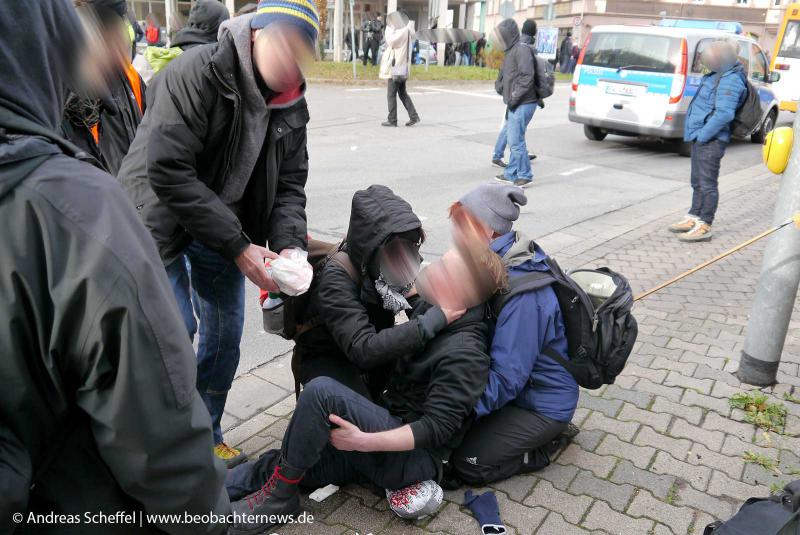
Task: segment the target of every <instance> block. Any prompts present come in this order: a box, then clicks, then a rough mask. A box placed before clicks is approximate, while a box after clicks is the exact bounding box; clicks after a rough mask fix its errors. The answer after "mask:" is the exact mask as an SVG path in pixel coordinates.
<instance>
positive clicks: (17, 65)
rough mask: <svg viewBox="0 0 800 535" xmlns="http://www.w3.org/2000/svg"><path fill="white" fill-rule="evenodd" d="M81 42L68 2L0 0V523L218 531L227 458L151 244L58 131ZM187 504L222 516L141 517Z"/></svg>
mask: <svg viewBox="0 0 800 535" xmlns="http://www.w3.org/2000/svg"><path fill="white" fill-rule="evenodd" d="M81 50H82V32H81V23H80V22H79V20H78V17H77V15H76V13H75V11H74V8H73V7H72V5H71V2H70V1H69V0H48V1H46V2H45V1H36V2H2V3H0V72H2V73H3V76H2V77H0V228H2V229H3V239H2V240H0V384H2V385H3V387H2V388H1V389H0V533H15V534H17V535H19V534H28V533H30V534H36V535H42V534H50V533H59V534H61V533H80V534H92V533H102V534H113V535H119V534H129V533H130V534H133V533H136V534H139V535H140V534H143V533H148V534H156V533H164V532H166V533H181V534H187V535H188V534H196V533H224V532H225V530H226V526H225V524H224V522H225V520H226V519H225V518H224V515H227V514H229V513H230V504H229V500H228V496H227V494H226V492H225V490H224V488H223V479H224V476H225V467H224V464H223V463H222V462H221V461H218V460H216V459H215V457H214V455H213V453H212V447H213V438H212V437H213V435H212V431H211V420H210V418H209V416H208V411H207V410H206V408H205V406H204V405H203V401H202V400H201V399H200V396H199V394H198V393H197V391H196V389H195V360H194V351H193V349H192V345H191V343H190V342H189V340H188V338H187V337H186V336H177V335H176V333H178V332H180V331H181V330H182V329H183V324H182V321H181V317H180V313H179V312H178V307H177V305H176V303H175V299H174V297H173V296H172V292H171V291H170V285H169V281H168V280H167V276H166V273H165V272H164V267H163V265H162V264H161V261H160V259H159V257H158V251H157V250H156V246H155V244H154V243H153V240H152V238H151V237H150V235H149V233H148V232H147V230H146V229H145V228H144V226H143V225H142V223H141V222H140V221H139V218H138V216H137V214H136V209H135V208H134V207H133V206H132V205H131V202H130V200H129V199H128V197H127V196H126V195H125V192H123V190H122V188H120V186H119V184H118V183H117V182H116V180H115V179H114V178H113V177H112V176H111V175H109V174H107V173H105V172H103V171H101V170H99V169H97V168H96V167H94V166H93V165H91V164H90V163H87V162H84V161H80V160H78V159H77V158H78V157H81V158H87V155H86V153H83V152H81V151H80V150H79V149H78V148H77V147H75V146H74V145H72V144H71V143H69V142H68V141H66V140H65V139H63V138H62V137H60V134H59V124H60V122H61V117H62V113H63V103H64V98H65V96H66V89H67V86H68V85H70V86H72V87H74V86H75V81H76V76H75V74H76V71H77V68H78V65H79V62H78V58H79V57H80V55H79V52H80V51H81ZM76 52H78V53H76ZM85 65H86V62H82V63H81V66H82V67H85ZM12 229H13V230H12ZM101 511H102V512H103V513H104V514H105V515H110V516H112V517H113V515H115V513H120V514H121V513H127V514H129V515H130V514H135V515H136V522H135V523H131V520H130V517H128V522H126V523H120V524H111V523H105V522H102V517H100V516H98V515H99V513H100V512H101ZM140 512H141V513H144V515H143V516H142V517H140V516H139V513H140ZM14 513H16V514H18V515H22V516H21V517H15V516H12V515H13V514H14ZM87 513H89V515H90V516H89V517H88V518H87V517H86V514H87ZM184 513H188V514H191V515H201V514H205V515H208V514H209V513H214V514H215V515H217V516H218V520H219V521H220V522H212V523H202V524H198V523H180V524H178V523H170V522H168V521H164V519H161V521H158V520H155V519H154V520H153V522H152V523H151V522H150V519H149V518H148V516H147V515H151V514H164V515H167V514H170V515H179V516H181V518H184V517H183V515H184ZM48 515H50V516H49V517H48ZM52 515H62V516H60V517H53V516H52ZM92 515H94V516H92ZM54 518H55V520H54ZM114 518H117V517H114ZM48 519H49V520H48ZM140 519H141V522H142V526H141V527H140V524H139V521H140ZM90 520H91V521H94V520H98V521H101V523H98V524H88V523H87V522H88V521H90Z"/></svg>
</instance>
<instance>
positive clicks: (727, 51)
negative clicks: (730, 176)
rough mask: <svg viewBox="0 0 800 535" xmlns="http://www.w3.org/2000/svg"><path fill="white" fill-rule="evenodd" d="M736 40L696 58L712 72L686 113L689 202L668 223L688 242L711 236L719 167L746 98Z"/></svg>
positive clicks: (710, 48)
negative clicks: (684, 210)
mask: <svg viewBox="0 0 800 535" xmlns="http://www.w3.org/2000/svg"><path fill="white" fill-rule="evenodd" d="M738 55H739V44H738V43H737V42H736V40H735V39H731V38H723V39H717V40H714V41H712V42H711V43H709V44H708V45H707V46H706V47H705V49H704V50H703V51H702V52H701V55H700V60H701V61H702V63H703V65H705V66H706V68H707V69H708V70H709V71H710V72H709V73H708V74H706V75H705V76H703V79H702V80H701V82H700V85H699V87H698V88H697V94H696V95H695V97H694V98H693V99H692V102H691V104H689V110H688V111H687V112H686V124H685V127H684V140H685V141H688V142H690V143H692V180H691V183H692V206H691V208H690V209H689V213H688V214H687V215H686V217H685V218H683V219H682V220H681V221H678V222H677V223H674V224H672V225H670V226H669V227H668V229H669V231H670V232H674V233H676V234H678V235H679V236H678V239H680V240H681V241H686V242H698V241H709V240H710V239H711V237H712V234H711V225H712V224H713V223H714V215H715V214H716V211H717V205H718V204H719V188H718V181H719V168H720V162H721V161H722V157H723V156H724V155H725V149H726V148H727V146H728V143H730V141H731V125H732V123H733V119H734V117H735V116H736V110H738V109H739V106H741V105H742V103H743V102H744V100H745V99H746V98H747V79H746V74H745V71H744V67H743V66H742V64H741V63H739V58H738Z"/></svg>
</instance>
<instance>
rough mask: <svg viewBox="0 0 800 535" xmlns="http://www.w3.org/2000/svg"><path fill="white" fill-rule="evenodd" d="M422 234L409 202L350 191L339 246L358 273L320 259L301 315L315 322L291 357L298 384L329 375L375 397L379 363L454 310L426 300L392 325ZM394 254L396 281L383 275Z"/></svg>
mask: <svg viewBox="0 0 800 535" xmlns="http://www.w3.org/2000/svg"><path fill="white" fill-rule="evenodd" d="M423 237H424V234H423V232H422V223H421V222H420V220H419V218H417V216H416V215H415V214H414V212H413V211H412V209H411V206H410V205H409V204H408V203H407V202H406V201H404V200H403V199H401V198H400V197H398V196H397V195H395V194H394V193H393V192H392V191H391V190H390V189H389V188H387V187H386V186H370V187H369V188H367V189H366V190H361V191H358V192H356V194H355V195H354V196H353V204H352V210H351V212H350V226H349V228H348V230H347V237H346V238H345V240H344V244H343V247H342V249H343V250H344V251H345V252H346V253H347V255H348V257H349V259H350V261H351V263H352V264H353V265H354V266H355V268H356V270H357V271H358V273H359V274H360V276H359V280H353V279H352V278H351V277H350V275H348V273H347V270H346V269H345V268H343V267H342V266H341V265H340V264H338V263H337V262H328V263H327V264H326V265H325V267H324V268H323V270H322V272H321V274H320V275H319V276H318V282H315V283H314V284H313V285H312V288H311V290H310V300H309V304H308V309H307V311H306V315H307V318H306V319H307V320H308V321H313V323H314V324H315V325H316V326H315V327H314V328H312V329H311V330H309V331H307V332H306V333H304V334H302V335H301V336H300V337H299V338H298V340H297V344H296V346H295V352H294V359H293V363H292V369H293V370H294V371H295V374H296V377H297V379H298V380H299V381H300V383H302V384H304V385H305V384H307V383H309V382H310V381H311V380H312V379H314V378H316V377H321V376H327V377H333V378H334V379H336V380H337V381H339V382H340V383H342V384H343V385H345V386H347V387H349V388H350V389H352V390H354V391H355V392H357V393H359V394H361V395H362V396H364V397H366V398H368V399H375V396H376V395H377V394H378V393H380V392H381V391H383V388H384V386H385V379H386V373H385V372H386V370H387V369H392V368H393V366H394V364H395V362H396V361H397V359H399V358H401V357H402V356H403V355H407V354H409V353H414V352H418V351H421V350H422V349H423V348H424V347H425V344H426V343H428V342H429V341H430V340H431V339H433V338H434V337H435V336H436V335H437V334H438V333H439V332H440V331H442V330H443V329H444V328H445V327H446V326H447V324H448V323H449V322H450V321H452V320H453V319H455V318H456V317H458V315H459V312H457V311H450V310H447V311H444V312H443V311H442V310H441V309H439V308H437V307H432V308H430V309H428V310H426V311H425V312H424V313H420V314H417V315H416V316H415V317H414V318H413V319H411V320H410V321H408V322H406V323H401V324H399V325H395V316H397V314H399V313H400V312H402V311H404V310H408V309H410V305H409V304H408V303H407V301H406V298H405V295H404V294H405V293H407V292H408V290H409V289H410V288H411V285H412V284H413V282H414V279H415V278H416V275H417V271H418V270H419V260H420V257H419V247H420V245H421V244H422V241H423ZM392 251H397V253H396V254H392V255H391V256H392V258H388V256H387V255H386V254H385V253H388V252H392ZM398 257H399V259H402V260H406V261H408V263H409V264H410V265H409V266H408V268H407V269H406V273H405V274H403V275H400V276H396V277H395V279H399V280H389V281H387V278H389V279H391V278H392V277H391V276H390V274H389V273H388V271H389V270H390V269H391V266H390V265H391V264H392V263H396V261H397V260H398ZM387 260H388V262H387Z"/></svg>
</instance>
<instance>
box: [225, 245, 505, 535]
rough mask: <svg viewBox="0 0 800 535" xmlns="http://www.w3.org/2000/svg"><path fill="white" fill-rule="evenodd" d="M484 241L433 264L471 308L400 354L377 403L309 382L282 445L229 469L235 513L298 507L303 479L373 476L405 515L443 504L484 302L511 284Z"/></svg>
mask: <svg viewBox="0 0 800 535" xmlns="http://www.w3.org/2000/svg"><path fill="white" fill-rule="evenodd" d="M484 249H485V251H486V254H483V255H480V256H479V257H477V258H476V257H473V258H471V259H465V257H464V256H462V255H460V254H457V253H453V252H449V253H447V254H446V255H445V256H444V257H443V258H442V260H441V261H440V262H437V263H435V264H434V265H433V266H431V267H429V268H428V269H429V270H432V271H433V273H432V274H431V275H430V277H429V280H428V282H427V287H429V288H430V290H431V292H430V296H431V297H432V299H433V300H436V301H438V302H439V304H440V306H443V307H449V308H453V309H456V308H461V307H465V308H468V309H469V310H468V311H467V312H466V314H464V316H463V317H461V318H460V319H458V320H456V321H454V322H453V323H452V324H451V325H449V326H448V327H447V328H446V329H445V330H444V331H442V332H440V333H439V335H438V336H437V337H436V338H434V339H433V340H430V341H429V342H428V343H427V344H425V345H424V347H423V348H419V349H418V350H417V351H413V352H409V353H407V354H406V355H405V356H403V357H402V358H400V359H396V361H395V364H394V368H393V373H392V374H391V376H390V379H389V382H388V384H387V386H386V389H385V391H384V392H383V393H382V395H381V397H380V400H379V402H378V403H373V402H372V401H370V400H369V399H366V398H365V397H363V396H361V395H359V394H358V393H357V392H355V391H353V390H352V389H350V388H348V387H346V386H345V385H343V384H341V383H340V382H338V381H336V380H334V379H331V378H329V377H317V378H316V379H314V380H312V381H311V382H310V383H308V384H307V385H306V387H305V389H304V390H303V391H302V393H301V394H300V397H299V399H298V401H297V406H296V408H295V411H294V414H293V415H292V419H291V421H290V422H289V426H288V428H287V430H286V433H285V435H284V437H283V443H282V448H281V450H272V451H269V452H267V453H265V454H263V455H262V456H261V458H259V459H258V460H257V461H254V462H248V463H246V464H243V465H239V466H238V467H236V468H233V469H231V470H230V471H229V472H228V477H227V479H226V486H227V488H228V493H229V495H230V498H231V499H232V500H236V501H235V502H234V503H233V504H232V508H233V511H234V513H239V514H242V515H264V516H262V519H263V518H267V517H266V515H292V514H296V513H298V512H299V510H300V504H299V500H298V493H299V488H298V486H299V485H303V486H306V487H309V488H315V487H322V486H325V485H328V484H331V483H333V484H336V485H344V484H348V483H365V482H368V483H372V484H374V485H377V486H379V487H383V488H385V489H387V490H386V493H387V499H388V500H389V505H390V507H391V509H392V510H393V511H394V512H395V513H396V514H398V515H399V516H402V517H404V518H420V517H422V516H425V515H427V514H430V513H432V512H435V511H436V509H437V508H438V506H439V505H440V503H441V498H442V490H441V487H439V486H438V483H437V482H438V481H439V480H440V479H441V477H442V473H443V461H444V460H446V459H447V458H448V457H449V454H450V451H451V450H452V449H453V447H455V446H456V445H457V444H458V443H459V442H460V441H461V438H462V437H463V434H464V430H465V427H464V426H465V425H466V424H467V423H468V421H469V420H470V418H471V417H470V414H471V412H472V410H473V407H474V405H475V403H476V401H477V400H478V398H479V396H480V395H481V393H482V392H483V391H484V388H485V386H486V379H487V374H488V372H489V356H488V355H487V353H486V350H487V346H488V334H489V329H488V325H487V323H486V314H487V310H486V307H485V305H479V304H478V303H480V302H482V301H484V300H486V299H488V298H489V297H490V296H491V295H492V294H493V293H494V292H495V291H497V289H498V288H499V287H502V286H504V285H505V278H506V274H505V270H504V269H503V266H502V263H501V262H500V259H499V257H498V256H497V255H495V254H494V253H492V252H491V251H489V250H488V248H486V247H485V246H484ZM427 271H428V270H426V272H427ZM341 277H344V275H340V278H341ZM441 281H446V282H447V283H448V284H446V286H447V289H446V291H440V289H441V286H443V285H442V284H440V283H441ZM476 281H478V282H476ZM423 295H429V294H428V293H427V292H426V293H423ZM411 300H412V302H414V305H415V307H414V311H413V313H412V314H411V318H412V319H411V322H414V321H415V319H416V318H419V317H420V315H423V316H424V315H425V314H427V313H428V312H429V311H430V310H433V309H432V308H431V305H430V304H428V303H426V302H425V301H422V300H421V299H419V298H418V297H417V298H411ZM415 329H416V327H415ZM332 425H333V426H335V427H334V429H333V430H331V426H332ZM274 518H276V517H274V516H273V519H274ZM269 527H271V526H270V525H265V524H263V523H261V524H260V523H259V522H258V521H257V520H256V521H255V522H254V523H244V522H239V523H236V524H234V525H233V526H232V527H231V531H230V533H231V534H234V535H236V534H242V533H257V532H260V531H259V530H261V529H268V528H269Z"/></svg>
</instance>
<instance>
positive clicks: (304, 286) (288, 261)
mask: <svg viewBox="0 0 800 535" xmlns="http://www.w3.org/2000/svg"><path fill="white" fill-rule="evenodd" d="M267 272H268V273H269V275H270V277H272V280H274V281H275V284H277V285H278V288H280V290H281V292H283V293H285V294H286V295H300V294H304V293H306V292H307V291H308V288H309V287H310V286H311V278H312V277H313V276H314V269H313V268H312V267H311V264H309V263H308V252H306V251H301V250H300V249H289V250H287V251H283V252H282V253H281V256H279V257H278V258H276V259H274V260H271V261H270V262H269V264H267Z"/></svg>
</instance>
